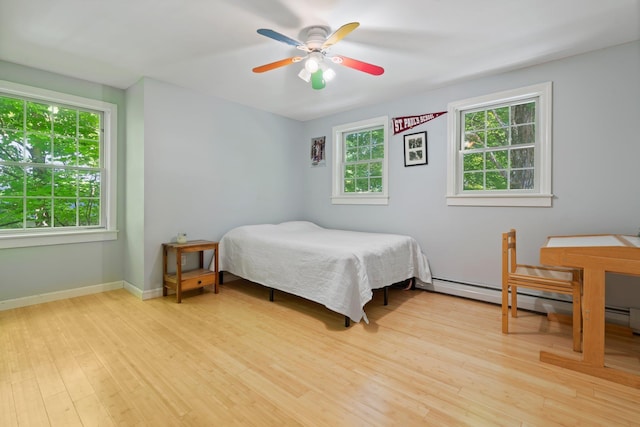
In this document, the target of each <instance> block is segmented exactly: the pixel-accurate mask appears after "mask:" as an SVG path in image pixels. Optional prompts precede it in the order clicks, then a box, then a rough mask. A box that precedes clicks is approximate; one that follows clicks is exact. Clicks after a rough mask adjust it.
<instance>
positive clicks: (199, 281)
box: [182, 272, 216, 290]
mask: <svg viewBox="0 0 640 427" xmlns="http://www.w3.org/2000/svg"><path fill="white" fill-rule="evenodd" d="M215 283H216V275H215V273H213V272H211V273H208V274H204V275H200V276H198V277H194V278H192V279H183V280H182V289H183V290H187V289H194V288H200V287H202V286H208V285H215Z"/></svg>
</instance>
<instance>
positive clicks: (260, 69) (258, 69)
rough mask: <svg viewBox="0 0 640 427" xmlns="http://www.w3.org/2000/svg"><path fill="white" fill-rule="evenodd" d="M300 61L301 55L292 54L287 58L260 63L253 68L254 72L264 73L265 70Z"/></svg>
mask: <svg viewBox="0 0 640 427" xmlns="http://www.w3.org/2000/svg"><path fill="white" fill-rule="evenodd" d="M300 61H302V57H301V56H293V57H291V58H287V59H281V60H280V61H276V62H272V63H271V64H265V65H261V66H259V67H256V68H254V69H253V72H254V73H264V72H265V71H271V70H275V69H276V68H280V67H284V66H286V65H291V64H294V63H296V62H300Z"/></svg>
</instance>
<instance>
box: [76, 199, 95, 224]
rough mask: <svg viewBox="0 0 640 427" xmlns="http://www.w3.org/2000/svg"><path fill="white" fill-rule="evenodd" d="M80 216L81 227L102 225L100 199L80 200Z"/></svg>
mask: <svg viewBox="0 0 640 427" xmlns="http://www.w3.org/2000/svg"><path fill="white" fill-rule="evenodd" d="M78 214H79V220H80V225H81V226H83V227H86V226H92V225H100V199H96V198H91V199H82V198H81V199H79V201H78Z"/></svg>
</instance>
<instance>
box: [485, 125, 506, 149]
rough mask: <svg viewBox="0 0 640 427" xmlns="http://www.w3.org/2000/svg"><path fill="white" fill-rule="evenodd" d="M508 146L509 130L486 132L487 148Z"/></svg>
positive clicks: (501, 129)
mask: <svg viewBox="0 0 640 427" xmlns="http://www.w3.org/2000/svg"><path fill="white" fill-rule="evenodd" d="M508 144H509V130H508V129H507V128H500V129H492V130H489V131H487V147H502V146H505V145H508Z"/></svg>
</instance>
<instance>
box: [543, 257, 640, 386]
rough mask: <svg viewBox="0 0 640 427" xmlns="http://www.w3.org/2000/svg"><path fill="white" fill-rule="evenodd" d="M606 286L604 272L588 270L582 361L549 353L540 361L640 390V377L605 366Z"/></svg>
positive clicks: (585, 287) (585, 274) (585, 276)
mask: <svg viewBox="0 0 640 427" xmlns="http://www.w3.org/2000/svg"><path fill="white" fill-rule="evenodd" d="M604 283H605V272H604V270H602V269H597V268H585V269H584V291H583V292H584V293H583V297H582V317H583V319H582V321H583V344H582V360H576V359H573V358H568V357H564V356H559V355H557V354H553V353H549V352H546V351H541V352H540V360H541V361H542V362H546V363H551V364H552V365H556V366H560V367H563V368H567V369H572V370H574V371H578V372H583V373H585V374H588V375H593V376H594V377H598V378H602V379H605V380H609V381H614V382H617V383H619V384H624V385H627V386H630V387H635V388H640V375H635V374H632V373H630V372H625V371H621V370H618V369H614V368H607V367H606V366H604V331H605V325H604V294H605V292H604V289H605V286H604Z"/></svg>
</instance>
